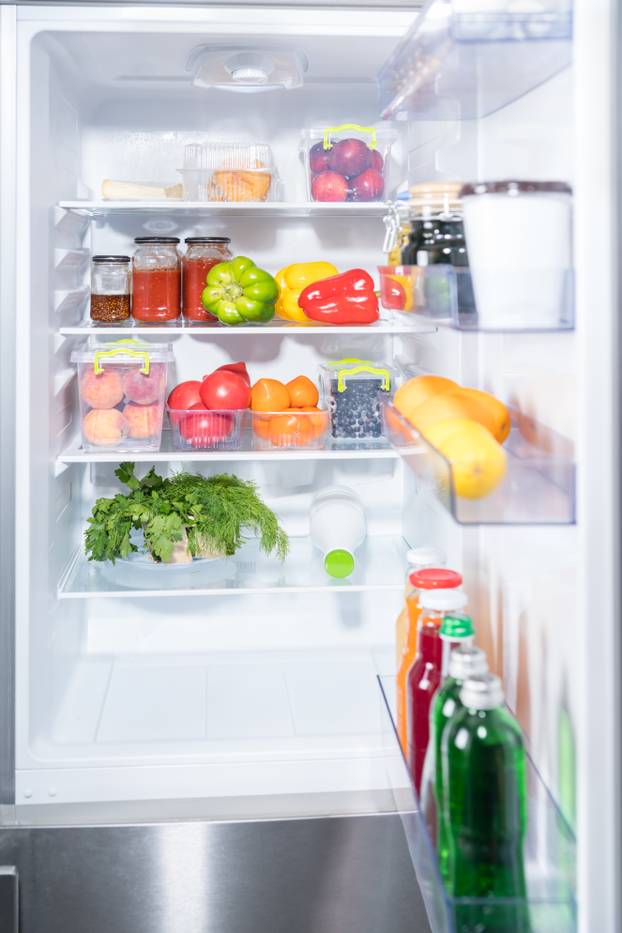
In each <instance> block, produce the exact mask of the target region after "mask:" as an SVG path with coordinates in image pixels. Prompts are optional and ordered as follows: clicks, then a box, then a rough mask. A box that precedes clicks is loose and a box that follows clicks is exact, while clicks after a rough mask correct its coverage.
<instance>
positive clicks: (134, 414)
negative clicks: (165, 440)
mask: <svg viewBox="0 0 622 933" xmlns="http://www.w3.org/2000/svg"><path fill="white" fill-rule="evenodd" d="M162 414H163V409H162V406H161V405H158V404H156V405H134V404H132V403H131V402H130V403H129V404H128V405H126V406H125V408H124V409H123V417H124V418H125V420H126V421H127V423H128V430H129V435H130V437H133V438H135V439H136V440H139V439H140V440H144V439H145V438H148V437H153V435H154V434H158V432H159V431H160V428H161V426H162Z"/></svg>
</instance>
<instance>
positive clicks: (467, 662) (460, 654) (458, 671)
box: [449, 645, 488, 680]
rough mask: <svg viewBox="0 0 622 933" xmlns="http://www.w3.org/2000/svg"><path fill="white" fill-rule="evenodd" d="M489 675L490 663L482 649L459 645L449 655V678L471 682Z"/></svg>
mask: <svg viewBox="0 0 622 933" xmlns="http://www.w3.org/2000/svg"><path fill="white" fill-rule="evenodd" d="M487 673H488V661H487V659H486V655H485V653H484V652H483V651H482V649H481V648H474V647H473V646H472V645H459V646H458V647H457V648H454V650H453V651H452V652H451V654H450V655H449V676H450V677H453V678H454V679H455V680H470V679H471V678H472V677H479V676H480V674H487Z"/></svg>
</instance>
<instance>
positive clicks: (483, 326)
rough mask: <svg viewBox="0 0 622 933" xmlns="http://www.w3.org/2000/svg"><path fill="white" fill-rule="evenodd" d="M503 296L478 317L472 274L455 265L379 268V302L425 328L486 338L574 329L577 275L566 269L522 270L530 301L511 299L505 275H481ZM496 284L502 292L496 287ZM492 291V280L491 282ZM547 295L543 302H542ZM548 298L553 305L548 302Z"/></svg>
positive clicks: (485, 273)
mask: <svg viewBox="0 0 622 933" xmlns="http://www.w3.org/2000/svg"><path fill="white" fill-rule="evenodd" d="M483 271H484V276H490V277H491V280H492V284H493V287H494V289H495V294H497V295H500V296H501V299H500V300H497V301H496V302H495V304H494V305H492V303H491V307H490V308H489V309H487V313H486V314H485V315H481V314H479V313H478V309H477V305H476V299H475V291H474V288H473V282H472V276H471V272H470V270H469V269H458V268H454V267H453V266H443V265H438V266H379V267H378V274H379V278H380V298H381V301H382V303H383V304H384V305H385V307H386V308H387V310H391V311H393V313H394V314H395V315H396V316H397V315H399V316H402V317H405V318H407V319H408V320H410V321H412V323H413V326H415V324H416V323H420V324H421V325H423V323H424V322H427V323H428V324H430V325H431V326H435V327H452V328H454V329H455V330H461V331H467V332H469V331H470V332H482V333H497V334H510V333H523V334H524V333H557V332H559V331H571V330H574V274H573V270H572V269H565V270H561V271H560V270H557V271H556V270H552V271H551V272H549V271H548V270H546V271H543V270H536V269H528V268H526V269H525V270H524V280H525V281H530V282H534V283H535V282H538V283H539V286H540V287H539V288H538V287H537V286H535V285H534V287H533V295H534V300H533V301H532V302H522V301H519V300H518V299H516V300H514V301H513V300H512V298H511V296H510V295H509V293H508V290H507V289H506V290H505V295H506V298H507V300H506V301H505V302H504V300H503V296H504V291H503V283H504V274H503V271H501V270H494V269H492V270H490V271H488V270H483ZM497 283H498V288H497ZM487 285H488V286H489V287H490V279H489V281H488V282H487ZM543 296H544V297H543ZM549 298H550V301H549Z"/></svg>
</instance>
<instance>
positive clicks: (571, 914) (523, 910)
mask: <svg viewBox="0 0 622 933" xmlns="http://www.w3.org/2000/svg"><path fill="white" fill-rule="evenodd" d="M378 680H379V682H380V689H381V691H382V695H383V698H384V703H385V706H386V713H387V714H386V721H387V729H386V741H387V742H388V743H389V744H390V747H391V748H390V754H389V750H387V761H388V763H389V767H388V771H389V773H390V779H391V782H392V786H393V788H394V794H395V798H396V803H397V805H398V808H399V809H400V811H401V819H402V824H403V827H404V833H405V836H406V841H407V844H408V849H409V852H410V856H411V859H412V862H413V866H414V870H415V874H416V876H417V881H418V882H419V886H420V888H421V893H422V895H423V900H424V903H425V906H426V911H427V914H428V919H429V922H430V926H431V928H432V929H433V930H434V933H501V931H503V933H553V931H555V933H574V931H575V930H576V903H575V899H574V891H575V874H576V841H575V838H574V834H573V832H572V830H571V829H570V827H569V826H568V824H567V823H566V820H565V819H564V817H563V816H562V814H561V812H560V810H559V809H558V807H557V805H556V803H555V801H554V799H553V797H552V795H551V794H550V792H549V790H548V788H547V787H546V785H545V784H544V782H543V780H542V777H541V775H540V774H539V772H538V770H537V768H536V767H535V765H534V763H533V761H532V760H531V758H530V757H529V756H527V782H528V813H527V835H526V838H525V847H524V857H525V874H526V878H527V890H528V895H527V898H526V899H522V898H521V899H519V898H517V899H515V900H511V899H493V898H486V899H477V898H452V897H451V896H450V895H449V894H448V892H447V891H446V889H445V887H444V884H443V881H442V879H441V875H440V871H439V867H438V861H437V858H436V851H435V848H434V844H433V842H432V839H431V837H430V834H429V832H428V828H427V826H426V821H425V819H424V817H423V814H422V812H421V811H420V810H419V805H418V800H417V796H416V793H415V790H414V788H413V787H412V785H410V780H409V776H408V771H407V767H406V763H405V762H404V761H403V759H401V751H400V746H399V742H398V739H397V733H396V731H395V717H394V696H395V678H394V677H379V678H378ZM396 759H401V769H400V768H398V766H397V763H396ZM525 914H527V915H528V921H525V919H524V918H525ZM521 921H522V922H521Z"/></svg>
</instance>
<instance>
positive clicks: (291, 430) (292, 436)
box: [269, 409, 313, 447]
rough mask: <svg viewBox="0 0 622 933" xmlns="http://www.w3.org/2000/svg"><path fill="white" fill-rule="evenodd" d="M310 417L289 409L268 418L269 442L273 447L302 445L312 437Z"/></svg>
mask: <svg viewBox="0 0 622 933" xmlns="http://www.w3.org/2000/svg"><path fill="white" fill-rule="evenodd" d="M309 421H310V419H309V418H307V417H305V416H304V415H302V416H301V415H300V414H298V413H297V411H296V409H290V410H289V411H287V412H284V413H283V414H282V415H274V416H273V417H272V418H271V419H270V435H269V436H270V442H271V443H272V444H274V446H275V447H304V445H305V444H308V443H309V442H310V441H311V440H312V439H313V425H312V424H310V423H309Z"/></svg>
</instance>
